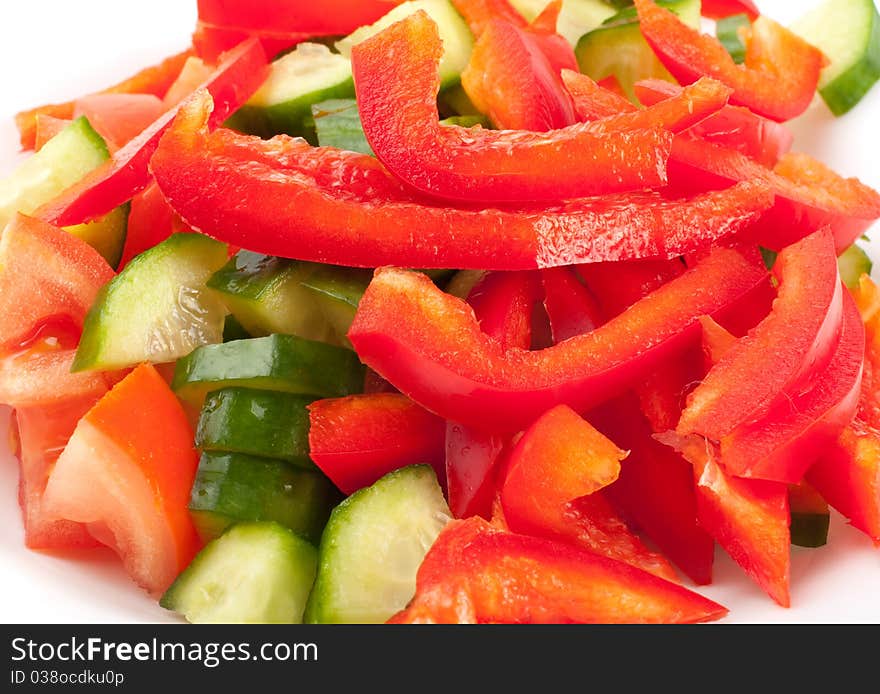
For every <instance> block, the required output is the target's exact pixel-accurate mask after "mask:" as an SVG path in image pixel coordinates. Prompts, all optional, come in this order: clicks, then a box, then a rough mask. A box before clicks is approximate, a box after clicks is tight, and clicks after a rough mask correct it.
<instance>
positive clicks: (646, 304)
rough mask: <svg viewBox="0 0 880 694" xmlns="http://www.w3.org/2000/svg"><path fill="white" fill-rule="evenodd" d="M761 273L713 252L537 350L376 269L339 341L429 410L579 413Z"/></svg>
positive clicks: (671, 349)
mask: <svg viewBox="0 0 880 694" xmlns="http://www.w3.org/2000/svg"><path fill="white" fill-rule="evenodd" d="M765 277H766V271H765V270H764V269H763V268H761V267H758V266H757V264H756V263H754V262H753V261H751V260H748V259H747V258H746V257H744V256H743V255H742V254H741V253H740V252H738V251H736V250H731V249H717V250H715V251H713V252H712V254H711V255H709V256H708V258H707V259H706V260H704V261H703V262H702V263H700V264H699V265H698V266H697V267H695V268H694V269H692V270H689V271H687V272H685V274H683V275H682V276H681V277H679V278H677V279H675V280H673V281H672V282H670V283H668V284H667V285H665V286H663V287H661V288H660V289H658V290H657V291H656V292H654V293H652V294H650V295H649V296H647V297H645V298H644V299H642V300H641V301H639V302H638V303H636V304H635V305H634V306H632V307H631V308H630V309H629V310H628V311H626V312H625V313H623V314H621V315H620V316H618V317H617V318H615V319H613V320H611V321H609V322H608V323H606V324H605V325H603V326H602V327H601V328H598V329H597V330H594V331H593V332H591V333H588V334H586V335H580V336H577V337H573V338H571V339H569V340H566V341H565V342H562V343H560V344H558V345H554V346H553V347H549V348H547V349H543V350H539V351H525V350H508V351H506V352H505V351H503V350H502V349H501V348H500V346H499V345H498V343H497V342H496V341H494V340H492V339H490V338H488V337H487V336H486V335H484V334H483V333H482V332H481V331H480V329H479V325H478V324H477V322H476V320H475V319H474V316H473V313H472V312H471V310H470V309H469V308H468V307H467V306H466V305H465V304H464V303H463V302H462V301H461V300H459V299H456V298H455V297H453V296H449V295H447V294H444V293H443V292H441V291H440V290H439V289H437V288H436V287H435V286H434V285H433V284H432V283H431V281H430V280H429V279H428V278H427V277H425V276H424V275H419V274H416V273H412V272H406V271H402V270H394V269H381V270H379V271H377V273H376V275H375V276H374V278H373V281H372V282H371V283H370V286H369V287H368V288H367V291H366V293H365V294H364V297H363V299H361V302H360V305H359V308H358V311H357V314H356V315H355V320H354V323H353V324H352V327H351V330H350V331H349V334H348V336H349V339H350V340H351V342H352V344H353V345H354V346H355V349H356V350H357V352H358V354H359V356H360V357H361V360H362V361H364V362H365V363H366V364H368V365H369V366H370V367H371V368H373V369H375V370H376V371H378V372H379V373H380V374H381V375H382V376H383V377H385V378H386V379H387V380H389V381H390V382H391V383H393V384H394V385H395V386H396V387H397V388H399V389H400V390H401V391H402V392H404V393H406V394H407V395H409V396H410V397H411V398H413V399H414V400H415V401H416V402H418V403H420V404H422V405H423V406H424V407H426V408H427V409H429V410H431V411H432V412H436V413H438V414H440V415H441V416H444V417H448V418H451V419H455V420H456V421H459V422H462V423H467V424H472V425H474V426H479V427H482V428H485V429H492V430H496V431H516V430H517V429H518V428H520V427H522V426H524V425H527V424H528V423H530V422H531V421H533V420H534V419H535V417H537V416H538V415H540V414H541V413H542V412H545V411H546V410H548V409H549V408H551V407H553V406H554V405H558V404H567V405H569V406H571V407H573V408H574V409H576V410H583V409H585V408H588V407H590V406H593V405H596V404H598V403H600V402H602V401H603V400H604V399H607V398H608V397H609V396H610V395H613V394H616V393H618V392H620V391H621V390H622V389H623V388H624V387H625V386H626V385H628V384H631V383H633V382H634V381H637V380H638V379H639V378H640V377H641V376H642V375H643V374H644V373H646V371H648V370H649V369H650V368H652V367H653V365H654V364H656V363H657V362H658V360H661V359H663V358H664V356H666V355H668V354H673V353H676V352H677V351H678V350H680V349H682V348H683V347H684V346H686V345H688V344H689V343H690V342H692V341H693V340H696V339H698V336H699V330H700V324H699V316H701V315H703V314H710V315H711V314H714V313H717V312H718V311H720V310H721V309H723V308H724V307H725V306H727V305H729V304H731V303H732V302H734V301H736V300H737V299H738V298H739V297H741V296H743V295H744V294H747V293H748V292H749V291H750V290H751V289H752V288H753V287H754V286H755V285H757V284H758V283H759V282H761V281H762V279H764V278H765Z"/></svg>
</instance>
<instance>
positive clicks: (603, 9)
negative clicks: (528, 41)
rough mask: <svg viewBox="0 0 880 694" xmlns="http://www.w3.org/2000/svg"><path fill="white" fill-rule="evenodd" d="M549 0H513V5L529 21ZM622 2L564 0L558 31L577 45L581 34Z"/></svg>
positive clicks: (596, 24)
mask: <svg viewBox="0 0 880 694" xmlns="http://www.w3.org/2000/svg"><path fill="white" fill-rule="evenodd" d="M547 2H548V0H511V3H510V4H511V5H513V6H514V8H515V9H516V10H517V11H518V12H519V13H520V14H521V15H523V16H524V17H525V18H526V19H527V20H528V21H530V22H531V21H532V20H534V19H535V17H537V16H538V15H539V14H541V12H543V11H544V8H546V7H547ZM619 4H620V3H615V2H606V0H563V2H562V11H561V12H560V13H559V20H558V21H557V23H556V31H557V33H559V34H561V35H562V36H564V37H565V39H566V40H567V41H568V42H569V43H570V44H571V45H572V46H576V45H577V42H578V40H579V39H580V37H581V36H583V35H584V34H586V33H587V32H589V31H592V30H593V29H595V28H596V27H598V26H599V25H600V24H601V23H602V22H604V21H605V20H606V19H608V18H609V17H612V16H613V15H614V14H615V13H616V12H617V10H618V9H619V8H618V7H616V5H619Z"/></svg>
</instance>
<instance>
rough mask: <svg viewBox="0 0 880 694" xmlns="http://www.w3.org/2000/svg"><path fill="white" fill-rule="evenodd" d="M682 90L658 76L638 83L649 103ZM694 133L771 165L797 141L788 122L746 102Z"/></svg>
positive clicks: (729, 108) (642, 98) (711, 118)
mask: <svg viewBox="0 0 880 694" xmlns="http://www.w3.org/2000/svg"><path fill="white" fill-rule="evenodd" d="M681 90H682V87H679V86H678V85H675V84H672V83H671V82H666V81H664V80H658V79H651V80H643V81H641V82H636V84H635V92H636V96H637V97H638V99H639V101H641V102H642V103H643V104H645V105H646V106H651V105H653V104H655V103H657V102H658V101H660V100H662V99H669V98H671V97H673V96H675V95H677V94H679V93H681ZM691 133H693V134H694V135H698V136H699V137H701V138H703V139H704V140H707V141H708V142H714V143H716V144H719V145H723V146H724V147H728V148H730V149H734V150H737V151H739V152H742V153H743V154H745V155H746V156H748V157H751V158H752V159H754V160H756V161H758V162H760V163H761V164H764V166H771V167H772V166H775V165H776V162H778V161H779V159H780V157H782V155H784V154H785V153H786V152H788V151H789V150H790V149H791V146H792V144H793V143H794V134H793V133H792V132H791V130H789V129H788V128H787V127H786V126H785V125H783V124H782V123H777V122H776V121H773V120H770V119H768V118H762V117H761V116H758V115H756V114H754V113H752V112H751V111H749V110H748V109H747V108H743V107H742V106H731V105H728V106H725V107H724V108H722V109H721V110H719V111H718V112H717V113H713V114H712V115H711V116H709V117H708V118H706V120H704V121H702V122H701V123H698V124H697V125H695V126H694V127H693V128H692V129H691Z"/></svg>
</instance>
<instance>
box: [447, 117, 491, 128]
mask: <svg viewBox="0 0 880 694" xmlns="http://www.w3.org/2000/svg"><path fill="white" fill-rule="evenodd" d="M440 122H441V123H442V124H443V125H458V126H460V127H462V128H473V127H474V126H476V125H479V126H481V127H483V128H489V129H491V128H492V124H491V123H490V122H489V119H488V118H487V117H486V116H483V115H477V116H451V117H449V118H444V119H443V120H442V121H440Z"/></svg>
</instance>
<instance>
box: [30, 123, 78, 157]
mask: <svg viewBox="0 0 880 694" xmlns="http://www.w3.org/2000/svg"><path fill="white" fill-rule="evenodd" d="M72 122H73V121H72V120H71V119H70V118H55V117H54V116H47V115H44V114H38V115H37V125H36V131H35V133H34V150H35V151H37V152H39V151H40V150H41V149H43V145H45V144H46V143H47V142H48V141H49V140H51V139H52V138H53V137H55V136H56V135H57V134H58V133H60V132H61V131H62V130H64V128H66V127H67V126H68V125H70V124H71V123H72Z"/></svg>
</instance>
